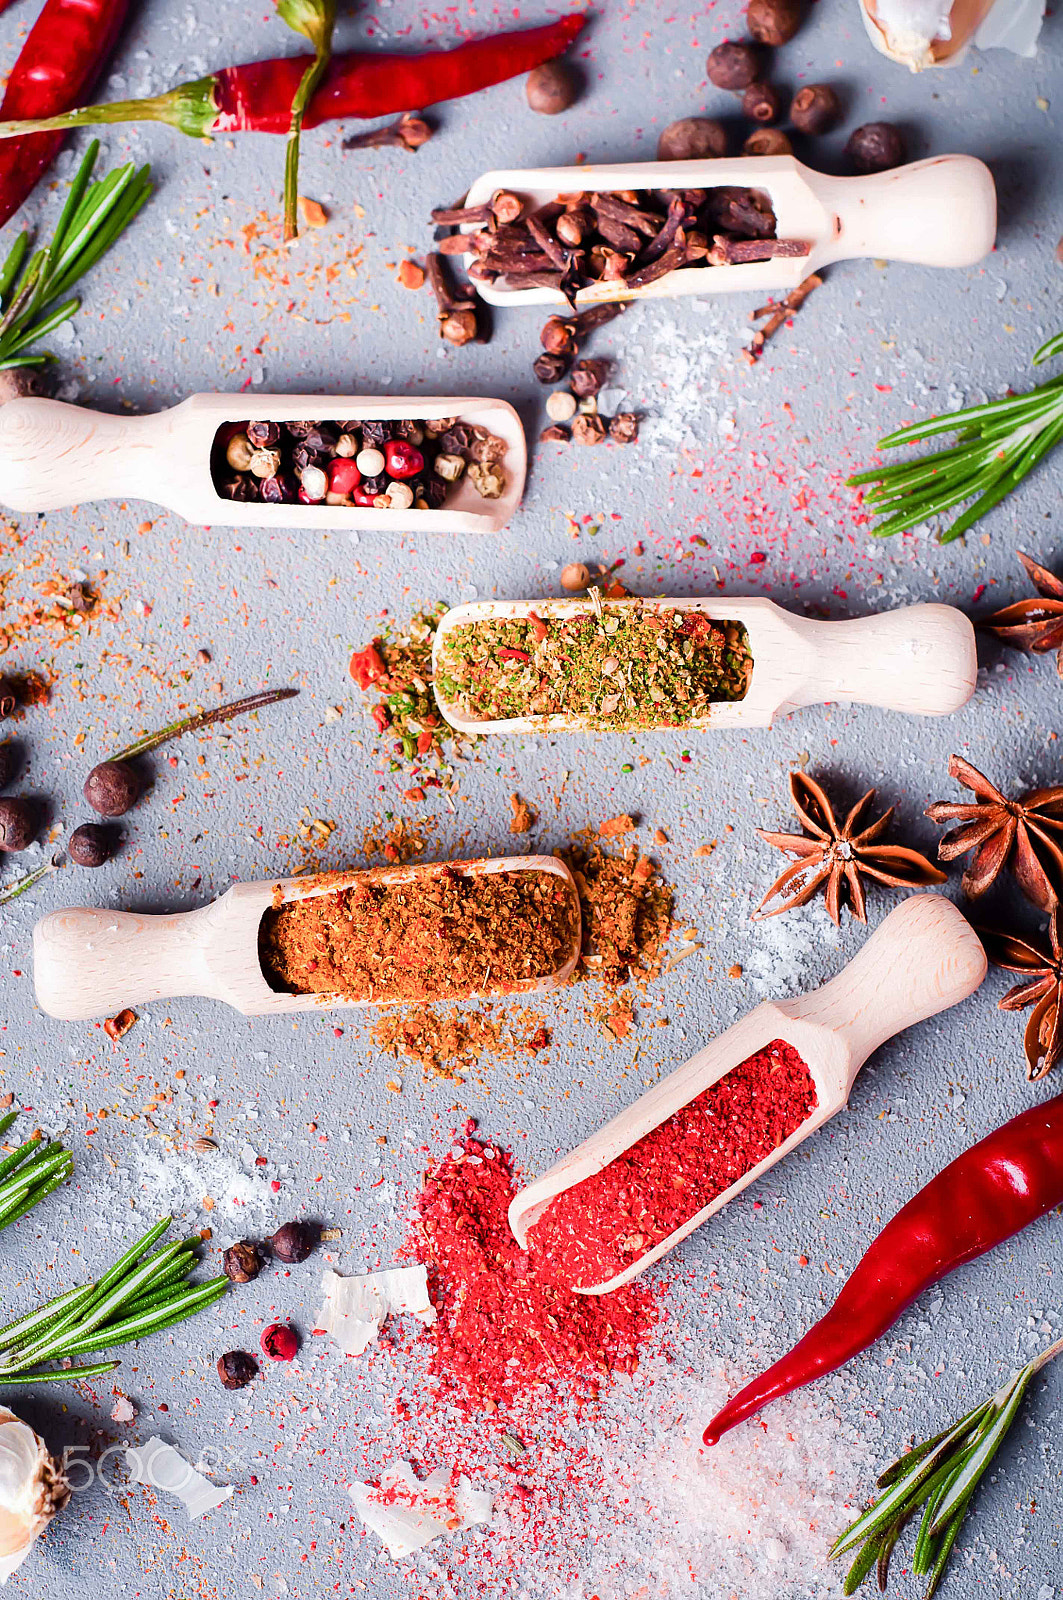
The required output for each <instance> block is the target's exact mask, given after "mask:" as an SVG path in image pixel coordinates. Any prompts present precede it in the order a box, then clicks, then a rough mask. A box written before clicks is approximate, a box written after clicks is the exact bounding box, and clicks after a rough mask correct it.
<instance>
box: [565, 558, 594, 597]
mask: <svg viewBox="0 0 1063 1600" xmlns="http://www.w3.org/2000/svg"><path fill="white" fill-rule="evenodd" d="M590 581H591V573H590V568H589V567H585V566H584V565H583V562H582V561H570V562H569V563H568V565H567V566H565V567H562V568H561V587H562V589H567V590H568V592H569V594H578V593H579V591H580V590H581V589H586V588H587V587H588V586H589V584H590Z"/></svg>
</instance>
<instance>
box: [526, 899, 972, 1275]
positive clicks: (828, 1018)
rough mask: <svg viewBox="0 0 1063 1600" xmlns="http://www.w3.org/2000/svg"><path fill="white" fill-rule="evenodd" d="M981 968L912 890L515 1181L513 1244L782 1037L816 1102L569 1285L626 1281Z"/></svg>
mask: <svg viewBox="0 0 1063 1600" xmlns="http://www.w3.org/2000/svg"><path fill="white" fill-rule="evenodd" d="M985 973H986V955H985V951H984V950H983V948H982V943H981V940H980V939H979V938H978V935H977V934H976V933H975V931H974V929H973V928H972V927H971V925H970V923H969V922H968V921H967V919H966V918H965V917H964V916H963V914H962V913H961V912H960V911H958V910H957V909H956V907H955V906H954V905H953V904H952V901H951V900H946V899H944V898H943V897H942V896H941V895H936V894H919V895H913V896H912V897H911V899H909V900H906V901H904V903H903V904H902V905H899V906H897V908H896V909H895V910H894V911H891V912H890V914H889V916H888V917H887V918H886V920H885V922H883V923H882V924H881V926H880V927H878V928H876V929H875V932H874V933H873V934H872V935H871V937H870V938H869V939H868V940H867V942H866V943H865V944H864V945H863V947H862V948H861V950H860V951H859V952H858V953H857V955H856V956H854V957H853V959H852V961H850V962H849V964H848V966H846V967H843V968H842V970H841V972H839V973H838V975H837V976H836V977H834V978H832V979H831V980H830V982H829V983H826V984H824V985H823V987H822V988H820V989H814V990H813V991H812V993H811V994H806V995H801V996H800V997H799V998H798V999H796V1000H780V1001H778V1002H776V1001H774V1000H765V1001H764V1003H763V1004H762V1005H759V1006H757V1008H756V1010H755V1011H751V1012H750V1013H749V1015H748V1016H745V1017H743V1018H742V1020H741V1021H740V1022H736V1023H735V1025H734V1027H732V1028H728V1029H727V1031H726V1033H722V1034H721V1035H720V1037H719V1038H718V1039H714V1040H713V1042H712V1043H711V1044H708V1045H706V1046H705V1047H704V1049H702V1050H699V1051H698V1053H697V1055H694V1056H691V1058H690V1060H689V1061H687V1062H686V1063H685V1064H684V1065H683V1066H681V1067H679V1068H678V1069H677V1070H676V1071H675V1072H672V1073H670V1074H669V1076H668V1077H667V1078H663V1079H662V1080H661V1082H660V1083H659V1084H657V1085H656V1087H655V1088H653V1089H651V1090H650V1091H649V1093H648V1094H644V1095H643V1096H642V1097H641V1098H640V1099H638V1100H636V1101H635V1103H634V1105H631V1106H629V1107H628V1108H627V1110H626V1111H621V1113H620V1114H619V1116H616V1117H614V1118H613V1120H612V1121H611V1122H607V1123H606V1124H605V1126H604V1127H603V1128H600V1129H599V1131H598V1132H597V1133H595V1134H592V1135H591V1137H590V1138H589V1139H586V1140H584V1142H583V1143H582V1144H581V1145H580V1146H579V1147H578V1148H577V1149H575V1150H573V1151H572V1152H571V1154H569V1155H567V1156H565V1157H564V1159H563V1160H562V1161H560V1162H558V1164H557V1165H556V1166H553V1167H551V1168H550V1170H549V1172H547V1173H545V1174H544V1175H543V1176H542V1177H541V1178H537V1179H536V1180H535V1181H534V1182H533V1183H530V1184H529V1185H528V1187H527V1188H526V1189H522V1190H521V1191H520V1193H519V1194H518V1195H517V1196H516V1197H515V1198H514V1200H513V1202H512V1204H511V1206H510V1208H509V1223H510V1227H511V1228H512V1230H513V1234H514V1236H515V1238H516V1240H517V1242H518V1244H519V1245H520V1247H521V1249H522V1250H526V1249H527V1248H528V1232H529V1229H531V1228H532V1227H533V1226H534V1224H535V1223H536V1222H537V1221H538V1219H539V1218H540V1217H541V1216H542V1214H543V1212H544V1211H545V1210H546V1209H547V1207H548V1206H549V1204H550V1201H551V1200H552V1199H554V1198H555V1196H557V1195H559V1194H563V1193H564V1192H565V1191H566V1190H568V1189H572V1188H575V1186H576V1185H577V1184H579V1183H582V1182H583V1180H584V1179H585V1178H589V1177H591V1176H593V1174H594V1173H596V1172H601V1171H602V1169H603V1168H604V1167H607V1166H608V1165H609V1163H610V1162H611V1161H615V1160H616V1158H617V1156H619V1155H621V1154H623V1152H624V1151H625V1150H629V1149H630V1148H631V1146H632V1145H633V1144H637V1143H638V1141H639V1140H640V1139H641V1138H643V1137H644V1136H645V1135H646V1134H647V1133H650V1132H651V1131H652V1130H653V1129H654V1128H656V1127H657V1126H658V1125H659V1124H660V1123H662V1122H666V1121H667V1120H668V1118H669V1117H672V1116H674V1115H675V1113H676V1112H677V1111H678V1110H680V1108H681V1107H682V1106H685V1105H687V1104H688V1103H689V1102H690V1101H691V1100H695V1099H696V1098H697V1096H698V1095H699V1094H702V1093H703V1092H704V1091H705V1090H706V1089H708V1088H711V1086H712V1085H713V1084H714V1083H717V1082H718V1081H719V1080H720V1079H721V1078H722V1077H724V1076H725V1075H726V1074H727V1073H728V1072H730V1071H731V1069H732V1068H733V1067H737V1066H738V1065H739V1064H740V1063H741V1062H743V1061H746V1060H748V1058H749V1057H750V1056H752V1055H755V1054H756V1052H757V1051H758V1050H761V1049H763V1047H764V1046H765V1045H767V1044H770V1043H771V1042H772V1040H773V1039H783V1040H785V1041H786V1043H787V1044H789V1045H791V1046H792V1047H793V1049H794V1050H796V1051H797V1053H798V1055H799V1056H800V1057H801V1059H802V1060H803V1061H804V1062H805V1064H806V1066H807V1067H808V1069H809V1071H810V1073H811V1074H812V1078H813V1081H814V1082H815V1086H816V1096H817V1099H818V1101H819V1104H818V1106H817V1108H816V1110H815V1111H813V1113H812V1115H811V1116H810V1117H808V1118H807V1119H806V1120H805V1121H804V1122H803V1123H802V1124H801V1126H800V1127H799V1128H796V1129H795V1130H794V1132H793V1133H792V1134H791V1135H790V1137H789V1138H788V1139H787V1140H786V1141H785V1143H784V1144H781V1145H780V1146H779V1148H778V1149H777V1150H773V1151H772V1152H771V1154H770V1155H768V1156H765V1158H764V1160H763V1161H759V1162H758V1163H757V1165H756V1166H755V1167H753V1168H752V1169H751V1170H750V1171H749V1172H747V1173H746V1175H745V1177H743V1178H740V1179H739V1180H738V1182H737V1183H733V1184H732V1185H731V1187H730V1188H729V1189H725V1190H724V1192H723V1193H722V1194H720V1195H717V1197H716V1199H715V1200H713V1201H712V1203H711V1204H710V1205H707V1206H705V1207H703V1208H702V1210H700V1211H698V1212H696V1213H695V1214H694V1215H693V1216H692V1217H691V1218H690V1220H689V1221H688V1222H685V1223H684V1224H683V1226H682V1227H681V1228H677V1229H676V1230H675V1232H674V1233H670V1234H669V1235H668V1237H667V1238H665V1239H662V1240H661V1242H660V1243H659V1244H658V1245H655V1246H654V1248H653V1249H652V1250H648V1251H647V1252H646V1254H645V1255H644V1256H640V1257H639V1259H638V1260H637V1261H635V1262H633V1263H632V1264H631V1265H630V1266H629V1267H627V1268H626V1269H625V1270H624V1271H623V1272H621V1273H618V1274H617V1275H616V1277H614V1278H610V1279H609V1281H608V1282H607V1283H596V1284H581V1285H579V1286H578V1288H579V1292H580V1293H581V1294H608V1293H609V1291H610V1290H612V1289H619V1288H620V1287H621V1285H622V1284H625V1283H630V1282H631V1280H632V1278H635V1277H637V1276H638V1275H639V1273H641V1272H645V1270H646V1268H647V1267H649V1266H652V1265H653V1263H654V1262H655V1261H659V1260H660V1259H661V1257H662V1256H663V1255H667V1253H668V1251H669V1250H672V1249H674V1248H675V1246H676V1245H677V1244H679V1243H680V1241H681V1240H683V1239H685V1238H686V1237H687V1235H688V1234H691V1233H693V1232H694V1230H695V1228H700V1226H701V1224H702V1223H703V1222H707V1221H708V1219H709V1218H710V1217H711V1216H714V1215H715V1213H716V1212H717V1211H719V1210H720V1209H721V1208H722V1207H723V1206H725V1205H727V1203H728V1201H730V1200H733V1199H734V1197H735V1196H736V1195H738V1194H741V1192H742V1190H743V1189H745V1188H748V1186H749V1185H750V1184H751V1183H755V1182H756V1181H757V1180H758V1179H759V1178H761V1177H763V1175H764V1174H765V1173H766V1172H767V1171H769V1169H770V1168H771V1167H773V1166H774V1165H775V1163H776V1162H777V1161H781V1160H782V1159H783V1157H784V1156H788V1155H789V1154H790V1152H791V1150H795V1149H796V1148H797V1146H798V1145H799V1144H801V1143H802V1141H803V1140H805V1139H807V1138H808V1137H809V1135H810V1134H812V1133H815V1132H816V1130H817V1128H821V1127H822V1126H823V1124H824V1123H825V1122H828V1121H829V1120H830V1118H831V1117H833V1116H834V1115H835V1113H836V1112H838V1111H841V1109H842V1108H843V1106H845V1105H846V1103H847V1102H848V1099H849V1095H850V1093H851V1091H852V1087H853V1084H854V1082H855V1081H856V1075H857V1073H858V1072H859V1071H860V1068H861V1067H862V1066H863V1064H864V1062H865V1061H866V1060H867V1058H868V1056H869V1055H871V1054H872V1052H873V1051H875V1050H877V1049H878V1047H879V1045H880V1044H883V1043H884V1042H885V1041H886V1040H887V1039H889V1038H892V1036H893V1035H894V1034H895V1033H899V1032H900V1031H901V1029H902V1028H910V1027H911V1026H912V1025H913V1023H916V1022H922V1021H924V1020H925V1019H926V1018H927V1017H932V1016H934V1015H935V1014H936V1013H937V1012H939V1011H944V1010H946V1009H947V1007H949V1006H954V1005H957V1004H958V1003H959V1001H961V1000H965V999H966V998H967V996H968V995H970V994H973V993H974V991H975V990H976V989H977V988H978V985H979V984H980V983H981V981H982V979H983V978H984V977H985Z"/></svg>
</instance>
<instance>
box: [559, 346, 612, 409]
mask: <svg viewBox="0 0 1063 1600" xmlns="http://www.w3.org/2000/svg"><path fill="white" fill-rule="evenodd" d="M608 376H609V362H608V361H605V360H603V359H602V357H600V356H599V357H597V358H596V359H590V360H583V361H577V362H576V365H575V366H574V367H573V368H572V375H571V377H570V378H569V387H570V388H571V390H572V393H573V394H574V395H576V396H577V397H578V398H579V399H580V400H585V399H586V398H587V396H588V395H592V394H597V393H598V391H599V389H600V388H601V387H602V384H603V383H604V382H605V380H606V378H607V377H608Z"/></svg>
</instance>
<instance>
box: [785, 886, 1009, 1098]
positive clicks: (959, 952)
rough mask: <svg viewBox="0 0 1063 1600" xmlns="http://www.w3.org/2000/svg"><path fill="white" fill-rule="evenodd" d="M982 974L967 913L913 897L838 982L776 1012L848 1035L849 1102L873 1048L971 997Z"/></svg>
mask: <svg viewBox="0 0 1063 1600" xmlns="http://www.w3.org/2000/svg"><path fill="white" fill-rule="evenodd" d="M985 974H986V954H985V951H984V949H983V948H982V941H981V940H980V939H979V937H978V935H977V934H976V933H975V931H974V929H973V928H972V927H971V925H970V923H969V922H968V921H967V918H966V917H965V916H964V915H963V913H962V912H961V911H958V910H957V908H956V907H955V906H954V905H953V903H952V901H951V900H946V899H945V898H944V896H943V895H939V894H916V895H912V896H911V898H910V899H908V900H905V901H904V902H903V904H901V905H899V906H897V907H896V908H895V909H894V910H893V911H891V912H890V914H889V916H888V917H887V918H886V920H885V922H883V923H882V924H881V925H880V926H879V927H878V928H876V929H875V931H874V933H873V934H872V935H871V937H870V938H869V939H868V940H867V941H866V943H865V944H864V945H863V946H862V947H861V948H860V949H859V950H858V951H857V953H856V955H855V956H854V957H853V959H852V960H851V961H850V962H849V964H848V966H845V967H843V968H842V970H841V972H839V973H838V975H837V977H835V978H831V980H830V982H829V983H825V984H824V985H823V987H822V988H820V989H814V990H813V991H812V993H811V994H806V995H801V996H800V997H799V998H798V999H796V1000H783V1001H781V1002H780V1004H779V1009H780V1011H784V1012H785V1013H786V1014H787V1016H789V1017H791V1018H792V1019H793V1020H794V1021H801V1022H812V1023H819V1024H821V1025H822V1026H823V1027H827V1028H830V1029H831V1030H832V1031H833V1032H834V1033H837V1034H840V1035H841V1036H842V1037H843V1038H844V1040H845V1042H846V1044H847V1045H848V1047H849V1073H848V1078H849V1081H848V1084H847V1085H846V1086H845V1090H844V1097H845V1098H846V1099H847V1098H848V1095H849V1090H850V1089H851V1088H852V1085H853V1081H854V1079H855V1078H856V1075H857V1073H858V1072H859V1070H860V1068H861V1067H862V1066H863V1064H864V1062H865V1061H866V1060H867V1058H868V1056H869V1055H870V1054H871V1053H872V1051H873V1050H877V1049H878V1047H879V1045H880V1044H883V1043H884V1042H885V1040H887V1039H891V1038H892V1037H893V1035H894V1034H895V1033H900V1032H901V1030H902V1029H903V1028H910V1027H911V1026H912V1024H913V1023H916V1022H923V1021H925V1020H926V1018H927V1017H932V1016H935V1015H936V1014H937V1012H939V1011H945V1010H947V1009H948V1007H949V1006H954V1005H958V1003H959V1002H960V1001H961V1000H966V998H967V996H968V995H970V994H973V993H974V991H975V990H976V989H977V988H978V985H979V984H980V983H981V981H982V979H983V978H984V977H985ZM835 1109H837V1108H835Z"/></svg>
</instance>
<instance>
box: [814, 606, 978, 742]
mask: <svg viewBox="0 0 1063 1600" xmlns="http://www.w3.org/2000/svg"><path fill="white" fill-rule="evenodd" d="M793 622H794V627H795V630H796V632H797V633H798V634H799V635H800V636H801V637H802V638H803V639H804V640H805V641H806V642H807V643H808V644H809V645H811V647H812V655H811V658H810V660H809V663H808V666H807V670H806V673H805V676H804V679H803V681H802V682H801V684H800V685H799V686H798V687H797V688H795V689H794V691H793V692H792V694H791V696H790V698H789V702H788V704H789V706H790V707H791V708H793V707H796V706H806V705H819V704H820V703H821V702H822V701H824V700H843V701H858V702H859V703H860V704H861V705H868V706H884V707H885V708H886V709H887V710H889V711H906V712H914V713H915V714H916V715H920V716H928V717H941V716H945V715H947V714H948V713H949V712H951V711H958V710H959V708H960V706H962V705H964V704H965V703H966V702H967V701H968V700H969V699H970V698H971V695H972V694H973V693H974V687H975V683H976V682H977V678H978V653H977V649H976V645H975V637H974V628H973V627H972V626H971V623H970V621H969V619H968V618H967V617H965V616H964V614H963V612H962V611H957V610H956V609H955V607H954V606H941V605H920V606H902V607H901V608H899V609H898V610H896V611H883V612H880V613H879V615H878V616H874V617H858V618H855V619H853V620H852V621H849V622H816V621H813V620H812V619H811V618H807V617H795V618H794V619H793Z"/></svg>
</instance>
